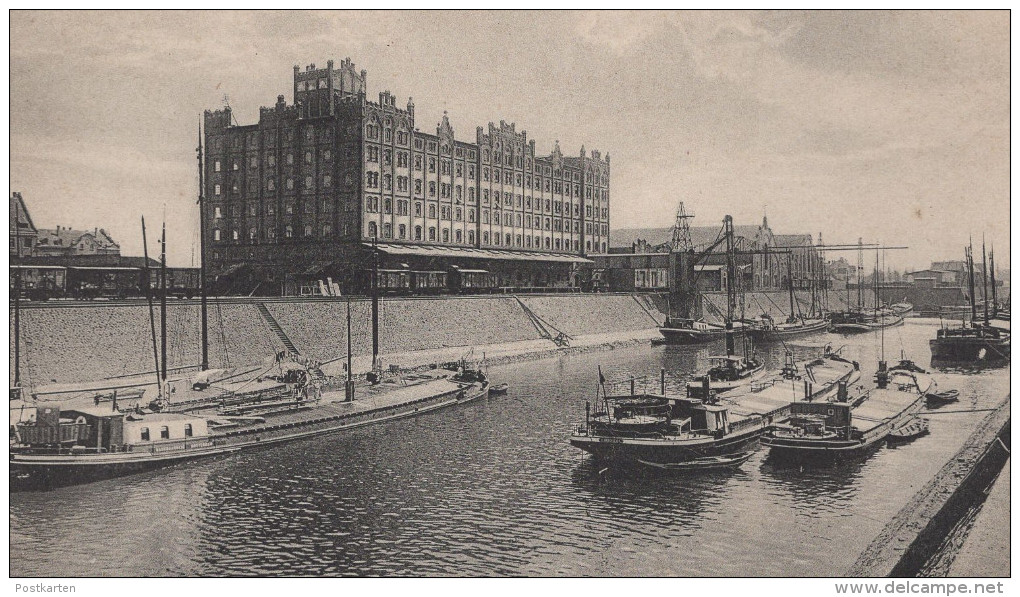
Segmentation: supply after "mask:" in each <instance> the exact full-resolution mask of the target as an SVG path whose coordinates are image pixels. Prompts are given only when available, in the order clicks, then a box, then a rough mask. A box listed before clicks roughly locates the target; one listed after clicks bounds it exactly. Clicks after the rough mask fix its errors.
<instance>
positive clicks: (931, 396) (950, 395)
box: [924, 390, 960, 406]
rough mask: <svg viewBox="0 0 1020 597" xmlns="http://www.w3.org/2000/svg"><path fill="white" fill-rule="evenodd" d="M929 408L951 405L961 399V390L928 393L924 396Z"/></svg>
mask: <svg viewBox="0 0 1020 597" xmlns="http://www.w3.org/2000/svg"><path fill="white" fill-rule="evenodd" d="M924 398H925V401H926V402H927V403H928V406H941V405H943V404H950V403H952V402H956V401H957V400H959V399H960V390H946V391H945V392H928V393H927V394H925V395H924Z"/></svg>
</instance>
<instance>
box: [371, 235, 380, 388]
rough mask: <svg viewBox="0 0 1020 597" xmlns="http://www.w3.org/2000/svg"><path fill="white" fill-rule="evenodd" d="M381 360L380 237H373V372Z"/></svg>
mask: <svg viewBox="0 0 1020 597" xmlns="http://www.w3.org/2000/svg"><path fill="white" fill-rule="evenodd" d="M378 359H379V248H378V236H373V237H372V371H375V369H376V365H377V361H378Z"/></svg>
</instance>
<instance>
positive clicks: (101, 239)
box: [35, 226, 120, 257]
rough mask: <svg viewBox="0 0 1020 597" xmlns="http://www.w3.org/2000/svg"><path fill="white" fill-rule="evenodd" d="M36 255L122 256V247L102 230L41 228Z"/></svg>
mask: <svg viewBox="0 0 1020 597" xmlns="http://www.w3.org/2000/svg"><path fill="white" fill-rule="evenodd" d="M35 255H37V256H40V257H57V256H61V255H120V245H119V244H117V242H116V241H114V240H113V238H111V237H110V235H109V234H108V233H107V232H106V230H104V229H102V228H96V229H94V230H92V231H88V230H72V229H71V228H65V227H63V226H57V227H56V228H55V229H49V228H41V229H40V230H39V238H38V239H37V240H36V243H35Z"/></svg>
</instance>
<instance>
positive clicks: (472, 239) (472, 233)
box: [468, 230, 475, 245]
mask: <svg viewBox="0 0 1020 597" xmlns="http://www.w3.org/2000/svg"><path fill="white" fill-rule="evenodd" d="M468 243H469V244H472V245H473V244H475V231H474V230H468Z"/></svg>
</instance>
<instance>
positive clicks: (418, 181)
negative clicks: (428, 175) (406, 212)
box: [414, 178, 422, 197]
mask: <svg viewBox="0 0 1020 597" xmlns="http://www.w3.org/2000/svg"><path fill="white" fill-rule="evenodd" d="M421 188H422V184H421V179H420V178H416V179H414V194H415V195H418V196H419V197H420V196H421Z"/></svg>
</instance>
